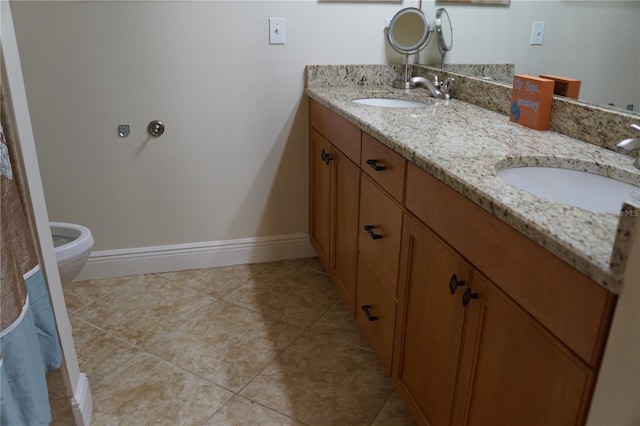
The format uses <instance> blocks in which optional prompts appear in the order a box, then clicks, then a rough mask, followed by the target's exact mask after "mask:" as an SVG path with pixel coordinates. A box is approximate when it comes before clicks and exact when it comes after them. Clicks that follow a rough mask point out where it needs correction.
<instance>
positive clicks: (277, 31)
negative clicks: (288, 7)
mask: <svg viewBox="0 0 640 426" xmlns="http://www.w3.org/2000/svg"><path fill="white" fill-rule="evenodd" d="M285 41H286V31H285V26H284V18H269V44H284V43H285Z"/></svg>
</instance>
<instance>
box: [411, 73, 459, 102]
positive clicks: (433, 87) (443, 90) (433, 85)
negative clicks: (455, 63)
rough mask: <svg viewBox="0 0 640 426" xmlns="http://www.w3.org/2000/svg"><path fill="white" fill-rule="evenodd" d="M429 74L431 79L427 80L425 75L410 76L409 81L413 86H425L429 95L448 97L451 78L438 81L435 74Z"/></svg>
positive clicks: (449, 96) (441, 97) (451, 82)
mask: <svg viewBox="0 0 640 426" xmlns="http://www.w3.org/2000/svg"><path fill="white" fill-rule="evenodd" d="M429 76H430V77H431V78H432V79H433V80H429V79H428V78H425V77H411V78H410V79H409V82H410V83H411V84H413V85H415V86H422V87H424V88H426V89H427V90H428V91H429V93H431V96H434V97H436V98H440V99H450V98H451V86H452V84H453V78H451V77H448V78H446V79H445V80H444V81H443V82H440V80H439V79H438V76H437V75H435V74H429Z"/></svg>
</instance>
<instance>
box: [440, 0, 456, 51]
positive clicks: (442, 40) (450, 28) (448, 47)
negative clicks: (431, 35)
mask: <svg viewBox="0 0 640 426" xmlns="http://www.w3.org/2000/svg"><path fill="white" fill-rule="evenodd" d="M443 14H444V15H445V16H446V20H447V22H448V24H449V25H447V29H448V31H447V32H448V33H449V34H451V42H450V43H449V45H447V42H446V40H445V38H444V35H443V31H442V16H443ZM436 32H437V33H438V49H439V50H440V53H441V54H444V53H445V52H448V51H450V50H451V49H452V48H453V25H451V18H450V17H449V13H448V12H447V10H446V9H445V8H444V7H441V8H440V9H438V10H436Z"/></svg>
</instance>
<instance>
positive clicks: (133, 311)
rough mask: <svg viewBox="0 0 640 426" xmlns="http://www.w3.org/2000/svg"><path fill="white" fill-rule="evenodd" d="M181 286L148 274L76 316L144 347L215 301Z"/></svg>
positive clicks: (89, 306)
mask: <svg viewBox="0 0 640 426" xmlns="http://www.w3.org/2000/svg"><path fill="white" fill-rule="evenodd" d="M215 300H216V299H214V298H213V297H210V296H205V295H203V294H202V293H198V292H196V291H194V290H191V289H189V288H185V287H183V286H181V285H180V284H179V283H176V282H173V281H169V280H166V279H164V278H159V277H156V276H153V275H148V276H147V277H146V278H145V279H144V280H141V281H138V282H137V283H135V285H127V286H123V287H121V288H120V289H118V291H115V292H112V293H110V294H108V295H107V296H105V297H103V298H102V299H101V300H99V301H97V302H94V303H92V304H90V305H88V306H86V307H85V308H84V309H82V310H81V311H79V312H78V313H77V314H76V315H77V316H78V318H80V319H83V320H85V321H87V322H89V323H91V324H94V325H95V326H97V327H98V328H100V329H102V330H104V331H107V332H109V333H111V334H113V335H115V336H117V337H119V338H121V339H124V340H126V341H127V342H129V343H132V344H134V345H136V346H139V347H143V346H144V345H145V344H146V343H148V342H149V341H150V340H151V339H152V338H153V337H154V336H155V335H156V334H158V333H161V332H164V331H169V330H173V329H175V328H176V327H178V326H179V325H180V324H183V323H184V322H185V321H186V320H188V319H189V318H191V317H192V316H193V314H194V313H195V312H196V311H198V310H199V309H201V308H203V307H204V306H206V305H207V304H209V303H212V302H213V301H215Z"/></svg>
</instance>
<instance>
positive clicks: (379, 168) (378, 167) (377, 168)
mask: <svg viewBox="0 0 640 426" xmlns="http://www.w3.org/2000/svg"><path fill="white" fill-rule="evenodd" d="M367 164H368V165H369V167H371V168H372V169H373V170H375V171H376V172H380V171H382V170H386V169H387V168H386V167H385V166H381V165H379V164H378V160H367Z"/></svg>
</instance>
